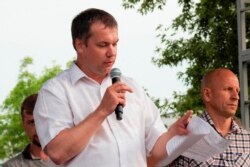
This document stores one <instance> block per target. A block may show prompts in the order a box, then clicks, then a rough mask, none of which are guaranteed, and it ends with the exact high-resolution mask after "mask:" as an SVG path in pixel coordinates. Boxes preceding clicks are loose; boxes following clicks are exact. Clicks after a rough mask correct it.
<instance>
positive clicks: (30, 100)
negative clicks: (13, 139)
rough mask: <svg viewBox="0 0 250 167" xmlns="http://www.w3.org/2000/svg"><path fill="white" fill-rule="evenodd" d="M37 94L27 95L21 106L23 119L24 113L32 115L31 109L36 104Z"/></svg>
mask: <svg viewBox="0 0 250 167" xmlns="http://www.w3.org/2000/svg"><path fill="white" fill-rule="evenodd" d="M37 96H38V94H37V93H35V94H31V95H29V96H27V97H26V98H25V99H24V101H23V103H22V106H21V116H22V119H23V116H24V113H26V114H29V115H33V110H34V107H35V104H36V99H37Z"/></svg>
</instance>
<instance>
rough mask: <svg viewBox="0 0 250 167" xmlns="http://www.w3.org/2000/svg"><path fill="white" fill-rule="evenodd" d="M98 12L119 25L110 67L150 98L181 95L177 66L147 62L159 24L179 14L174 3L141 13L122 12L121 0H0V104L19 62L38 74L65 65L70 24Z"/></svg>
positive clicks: (69, 49) (69, 50) (71, 52)
mask: <svg viewBox="0 0 250 167" xmlns="http://www.w3.org/2000/svg"><path fill="white" fill-rule="evenodd" d="M90 7H91V8H92V7H94V8H100V9H104V10H106V11H108V12H109V13H111V14H112V15H113V16H114V17H115V18H116V20H117V22H118V25H119V43H118V51H117V60H116V63H115V65H114V67H118V68H120V70H121V72H122V73H123V74H124V75H127V76H130V77H132V78H134V79H135V80H136V81H137V82H138V83H139V84H140V85H141V86H143V87H144V88H146V89H147V91H148V93H149V94H150V96H153V97H158V98H161V99H164V98H167V99H171V98H172V95H173V92H174V91H176V92H185V90H186V89H187V88H186V87H185V86H184V83H183V82H182V81H180V80H178V79H177V73H178V72H180V71H184V70H185V66H181V67H174V68H173V67H161V68H159V67H157V66H156V65H154V64H153V63H152V61H151V59H152V57H154V56H157V53H156V52H155V49H156V46H157V45H158V44H159V42H160V41H159V39H158V38H156V35H157V34H156V32H155V29H156V27H157V26H158V25H159V24H164V25H165V26H170V25H171V23H172V20H173V19H174V18H175V17H176V16H178V15H179V14H180V13H181V9H180V7H178V4H177V2H176V1H175V0H168V1H167V4H166V6H165V8H164V10H163V11H155V12H153V13H150V14H148V15H143V16H142V15H141V14H139V13H138V12H137V11H136V10H135V9H130V10H125V9H124V8H123V7H122V1H121V0H106V1H104V0H88V1H87V0H73V1H70V0H43V1H34V0H21V1H19V0H1V1H0V76H1V79H0V104H2V102H3V100H4V99H5V98H6V97H7V95H8V94H9V93H10V91H11V90H12V89H13V88H14V86H15V85H16V82H17V77H18V74H19V66H20V63H21V60H22V59H23V58H24V57H26V56H29V57H32V58H33V61H34V65H33V66H32V70H33V71H34V72H36V73H37V74H40V73H41V72H42V71H43V69H44V68H45V67H51V66H52V65H53V62H55V63H56V64H59V65H61V66H62V67H65V64H66V62H68V61H69V60H72V58H73V57H75V56H76V53H75V51H74V49H73V47H72V41H71V33H70V27H71V21H72V19H73V18H74V17H75V16H76V15H77V14H78V13H80V12H81V11H82V10H85V9H87V8H90Z"/></svg>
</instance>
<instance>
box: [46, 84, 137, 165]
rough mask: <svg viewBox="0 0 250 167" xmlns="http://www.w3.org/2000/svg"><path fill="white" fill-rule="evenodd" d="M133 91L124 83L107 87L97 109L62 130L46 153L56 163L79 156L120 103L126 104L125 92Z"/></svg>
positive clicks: (47, 146)
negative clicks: (77, 122) (72, 125)
mask: <svg viewBox="0 0 250 167" xmlns="http://www.w3.org/2000/svg"><path fill="white" fill-rule="evenodd" d="M127 91H128V92H132V90H131V88H130V87H128V86H126V85H125V84H123V83H116V84H113V85H111V86H110V87H109V88H107V90H106V92H105V94H104V96H103V99H102V101H101V103H100V105H99V106H98V107H97V109H96V110H95V111H94V112H92V113H91V114H89V115H88V116H87V117H86V118H85V119H84V120H82V121H81V122H80V123H79V124H78V125H76V126H74V127H72V128H68V129H64V130H62V131H61V132H60V133H59V134H58V135H57V136H56V137H55V138H53V139H52V140H51V141H50V142H49V143H48V144H47V145H46V147H45V151H46V153H47V154H48V155H49V157H50V158H51V159H52V161H54V162H55V163H56V164H64V163H66V162H68V161H69V160H71V159H72V158H74V157H75V156H77V155H78V154H79V153H80V152H81V151H82V150H83V149H84V148H85V147H86V145H87V144H88V143H89V141H90V139H91V137H92V136H93V135H95V133H96V131H98V129H99V128H100V126H101V124H102V122H103V121H104V120H105V119H106V117H107V116H108V115H110V114H111V113H113V112H114V109H115V107H116V106H117V104H118V103H121V104H122V105H125V93H126V92H127Z"/></svg>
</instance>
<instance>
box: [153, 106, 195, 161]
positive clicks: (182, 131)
mask: <svg viewBox="0 0 250 167" xmlns="http://www.w3.org/2000/svg"><path fill="white" fill-rule="evenodd" d="M191 114H192V111H187V113H186V114H185V115H184V116H183V117H181V118H179V119H178V120H177V121H176V122H175V123H174V124H173V125H171V126H170V128H169V129H168V131H167V132H165V133H163V134H162V135H161V136H160V137H159V138H158V140H157V141H156V143H155V145H154V147H153V149H152V151H151V153H152V155H153V156H154V157H155V159H157V160H161V159H162V158H164V157H166V156H167V155H168V153H167V150H166V145H167V142H168V141H169V140H170V139H171V138H172V137H174V136H175V135H186V134H188V131H187V128H186V127H187V124H188V122H189V118H190V116H191Z"/></svg>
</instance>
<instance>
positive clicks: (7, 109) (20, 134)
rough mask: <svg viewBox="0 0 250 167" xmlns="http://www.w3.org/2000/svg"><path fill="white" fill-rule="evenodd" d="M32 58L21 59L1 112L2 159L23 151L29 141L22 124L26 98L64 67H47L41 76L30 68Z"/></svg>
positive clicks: (0, 153) (0, 137) (0, 146)
mask: <svg viewBox="0 0 250 167" xmlns="http://www.w3.org/2000/svg"><path fill="white" fill-rule="evenodd" d="M32 63H33V60H32V58H29V57H26V58H24V59H23V60H22V61H21V65H20V73H19V76H18V80H17V84H16V86H15V87H14V88H13V90H12V91H11V92H10V94H9V95H8V97H7V98H6V99H5V100H4V102H3V104H2V106H1V113H0V132H1V136H0V148H1V149H0V159H4V158H7V157H10V156H13V155H15V154H16V153H18V152H20V151H22V149H23V148H24V147H25V145H26V144H27V143H28V138H27V137H26V135H25V132H24V131H23V128H22V124H21V115H20V106H21V103H22V102H23V100H24V98H25V97H27V96H28V95H30V94H33V93H37V92H38V90H39V89H40V87H41V85H42V84H43V83H44V82H45V81H47V80H48V79H50V78H51V77H53V76H55V75H56V74H58V73H59V72H60V71H61V70H62V69H61V67H60V66H59V65H53V66H52V67H50V68H45V70H44V71H43V73H42V74H41V75H40V76H37V75H36V74H35V73H31V72H30V71H29V69H28V67H30V65H32Z"/></svg>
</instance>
